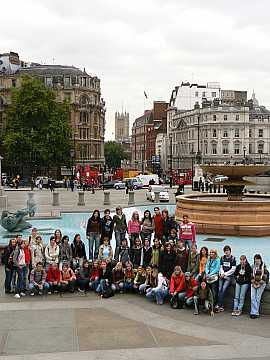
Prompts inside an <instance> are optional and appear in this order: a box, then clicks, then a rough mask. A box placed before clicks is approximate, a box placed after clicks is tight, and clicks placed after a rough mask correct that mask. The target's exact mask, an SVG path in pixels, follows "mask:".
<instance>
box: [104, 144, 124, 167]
mask: <svg viewBox="0 0 270 360" xmlns="http://www.w3.org/2000/svg"><path fill="white" fill-rule="evenodd" d="M104 156H105V161H106V165H107V166H108V167H109V168H113V169H116V168H119V167H121V160H125V159H127V158H128V157H127V154H126V153H125V151H124V148H123V146H122V145H121V144H119V143H117V142H115V141H107V142H106V143H105V145H104Z"/></svg>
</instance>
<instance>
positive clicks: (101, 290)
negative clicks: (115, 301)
mask: <svg viewBox="0 0 270 360" xmlns="http://www.w3.org/2000/svg"><path fill="white" fill-rule="evenodd" d="M107 288H108V284H107V281H106V280H105V279H101V280H100V283H99V285H98V287H97V290H96V292H97V293H99V294H103V293H104V292H105V290H106V289H107Z"/></svg>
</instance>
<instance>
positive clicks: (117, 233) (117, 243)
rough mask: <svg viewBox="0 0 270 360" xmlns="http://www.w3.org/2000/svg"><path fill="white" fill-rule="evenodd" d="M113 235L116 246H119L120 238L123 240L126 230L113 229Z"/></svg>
mask: <svg viewBox="0 0 270 360" xmlns="http://www.w3.org/2000/svg"><path fill="white" fill-rule="evenodd" d="M114 236H115V243H116V247H117V246H120V245H121V242H122V240H124V239H125V238H126V232H120V231H115V232H114Z"/></svg>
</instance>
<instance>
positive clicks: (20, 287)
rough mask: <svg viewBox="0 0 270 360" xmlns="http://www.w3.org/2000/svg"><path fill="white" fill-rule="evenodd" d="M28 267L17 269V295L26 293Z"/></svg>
mask: <svg viewBox="0 0 270 360" xmlns="http://www.w3.org/2000/svg"><path fill="white" fill-rule="evenodd" d="M26 271H27V269H26V266H22V267H18V268H16V273H17V284H16V293H17V294H19V293H21V292H23V291H24V279H25V276H26Z"/></svg>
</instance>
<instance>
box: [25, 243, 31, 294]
mask: <svg viewBox="0 0 270 360" xmlns="http://www.w3.org/2000/svg"><path fill="white" fill-rule="evenodd" d="M23 242H24V248H23V251H24V256H25V266H26V272H25V276H24V279H23V288H24V290H25V291H26V289H27V288H28V285H29V274H30V272H31V270H32V269H31V267H30V266H31V249H30V246H29V240H23Z"/></svg>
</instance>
